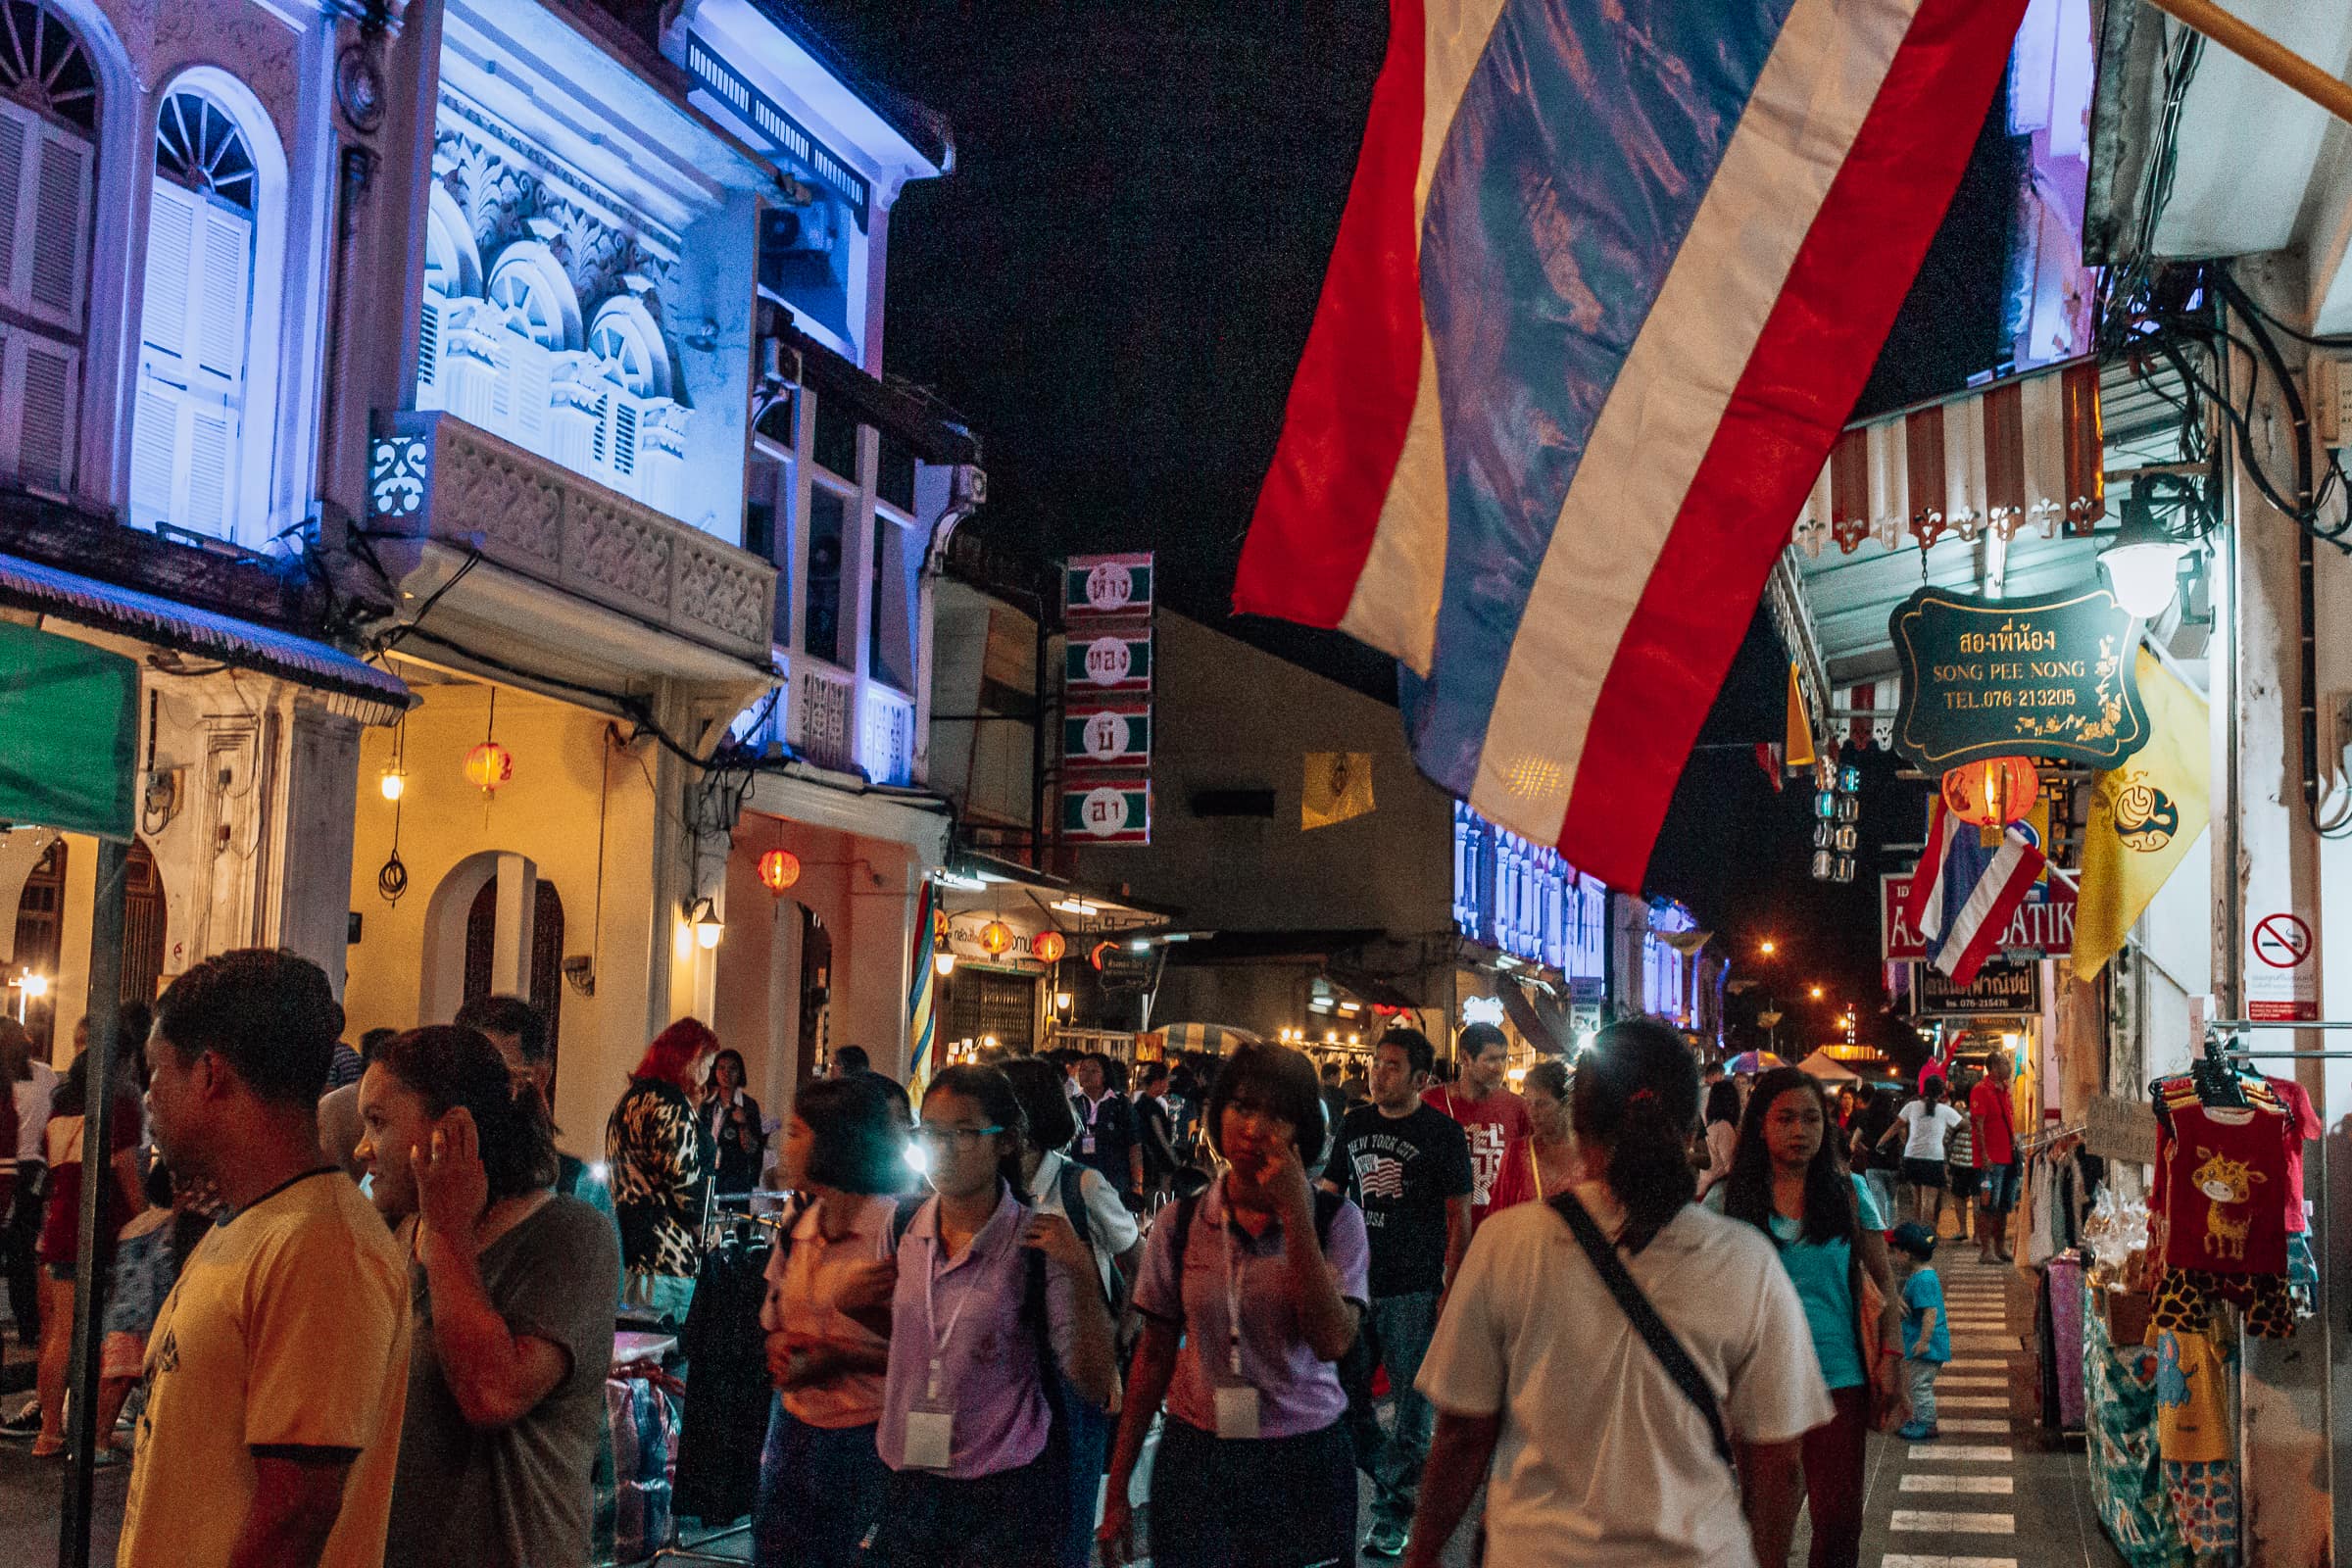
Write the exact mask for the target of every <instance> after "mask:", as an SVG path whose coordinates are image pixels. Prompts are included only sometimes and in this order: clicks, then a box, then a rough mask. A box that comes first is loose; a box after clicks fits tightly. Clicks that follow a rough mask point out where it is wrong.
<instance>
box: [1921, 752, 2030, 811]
mask: <svg viewBox="0 0 2352 1568" xmlns="http://www.w3.org/2000/svg"><path fill="white" fill-rule="evenodd" d="M2040 792H2041V774H2040V773H2039V772H2037V771H2035V769H2034V764H2033V763H2032V762H2031V761H2029V760H2026V759H2025V758H2022V757H1992V758H1987V759H1985V760H1984V761H1981V762H1964V763H1962V764H1961V765H1960V766H1958V767H1955V768H1952V769H1950V770H1949V771H1948V772H1946V773H1945V774H1944V775H1943V807H1944V809H1945V810H1947V811H1949V812H1951V813H1952V814H1953V815H1954V816H1956V817H1958V818H1960V820H1961V821H1963V822H1974V823H1976V824H1977V825H1978V826H1979V827H2007V826H2008V825H2009V824H2010V823H2012V822H2020V821H2023V820H2025V817H2026V814H2027V813H2028V812H2030V811H2032V810H2033V809H2034V800H2035V799H2036V798H2037V797H2038V796H2039V794H2040Z"/></svg>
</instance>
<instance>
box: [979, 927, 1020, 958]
mask: <svg viewBox="0 0 2352 1568" xmlns="http://www.w3.org/2000/svg"><path fill="white" fill-rule="evenodd" d="M980 948H981V951H982V952H984V953H986V954H987V955H988V956H990V957H992V958H996V957H1002V956H1004V955H1005V954H1007V953H1010V952H1011V951H1012V927H1010V926H1008V925H1006V924H1005V922H1004V921H1002V920H991V921H989V922H988V924H986V925H984V926H982V927H981V928H980Z"/></svg>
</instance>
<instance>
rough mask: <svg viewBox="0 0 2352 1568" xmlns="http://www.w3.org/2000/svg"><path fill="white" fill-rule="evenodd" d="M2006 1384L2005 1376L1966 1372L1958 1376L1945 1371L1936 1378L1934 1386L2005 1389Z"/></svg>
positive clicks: (1942, 1387) (1939, 1387) (1944, 1387)
mask: <svg viewBox="0 0 2352 1568" xmlns="http://www.w3.org/2000/svg"><path fill="white" fill-rule="evenodd" d="M2008 1386H2009V1380H2008V1379H2007V1378H1996V1377H1981V1378H1980V1377H1972V1376H1971V1375H1969V1374H1968V1373H1966V1372H1963V1373H1960V1374H1959V1375H1958V1376H1954V1375H1953V1374H1951V1373H1949V1372H1946V1373H1945V1374H1944V1375H1943V1376H1941V1377H1939V1378H1937V1379H1936V1387H1937V1388H1938V1389H2005V1388H2007V1387H2008Z"/></svg>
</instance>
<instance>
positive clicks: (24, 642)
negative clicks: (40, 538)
mask: <svg viewBox="0 0 2352 1568" xmlns="http://www.w3.org/2000/svg"><path fill="white" fill-rule="evenodd" d="M138 754H139V666H138V665H137V664H135V663H133V662H130V661H129V660H127V659H125V658H123V656H122V655H121V654H112V653H108V652H107V651H106V650H105V649H103V648H92V647H91V646H90V645H89V644H87V643H77V642H75V641H73V639H72V638H71V637H60V636H57V635H55V634H54V633H51V632H45V631H35V630H33V629H32V628H31V627H30V626H20V625H18V624H16V623H15V622H14V621H0V822H11V823H17V822H22V823H25V824H28V825H38V826H41V827H54V828H61V829H64V830H67V831H70V832H75V833H94V834H96V835H98V836H99V837H101V838H110V839H123V840H127V839H129V838H130V837H131V836H132V834H133V833H134V832H135V831H136V830H137V827H138V816H137V789H138V771H139V755H138Z"/></svg>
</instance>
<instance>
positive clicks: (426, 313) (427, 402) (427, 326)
mask: <svg viewBox="0 0 2352 1568" xmlns="http://www.w3.org/2000/svg"><path fill="white" fill-rule="evenodd" d="M440 377H441V296H440V295H438V294H435V293H433V292H432V291H431V290H429V289H428V290H426V291H425V296H424V310H423V312H422V313H421V314H420V315H419V316H418V317H417V407H418V408H420V409H438V408H442V407H445V406H446V405H445V404H444V402H443V394H442V391H441V379H440Z"/></svg>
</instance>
